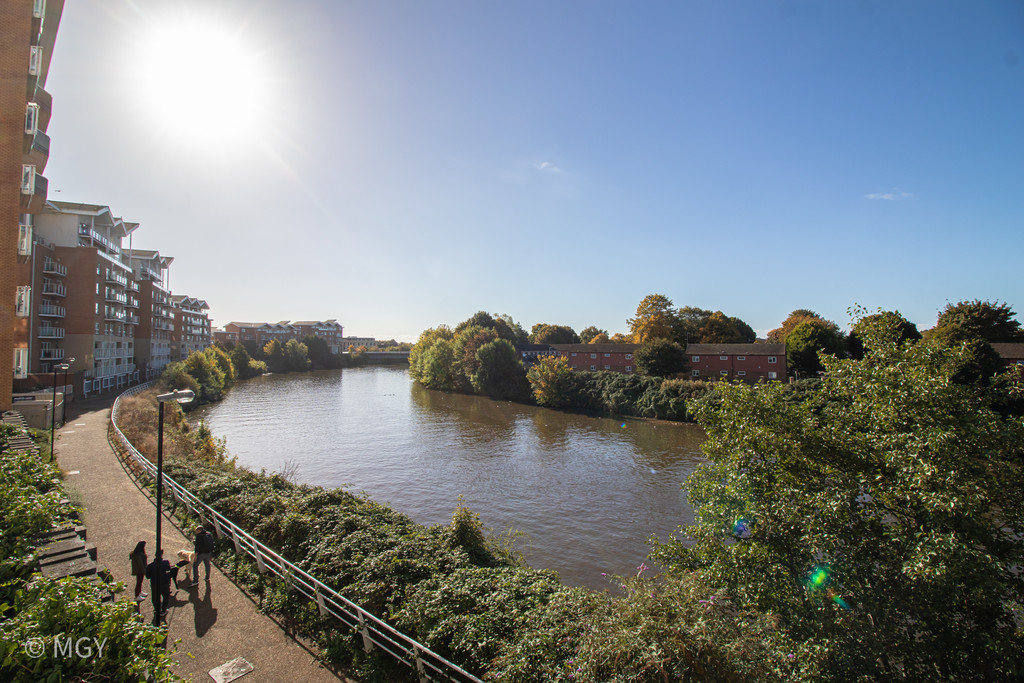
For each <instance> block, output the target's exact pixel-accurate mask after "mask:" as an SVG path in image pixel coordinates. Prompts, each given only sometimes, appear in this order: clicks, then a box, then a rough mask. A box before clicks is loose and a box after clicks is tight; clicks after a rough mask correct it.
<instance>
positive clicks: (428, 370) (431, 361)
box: [418, 339, 460, 391]
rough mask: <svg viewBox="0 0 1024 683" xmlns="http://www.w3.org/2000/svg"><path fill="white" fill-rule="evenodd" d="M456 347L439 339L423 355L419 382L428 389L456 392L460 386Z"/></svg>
mask: <svg viewBox="0 0 1024 683" xmlns="http://www.w3.org/2000/svg"><path fill="white" fill-rule="evenodd" d="M455 361H456V356H455V345H454V344H453V343H452V342H450V341H447V340H445V339H437V340H435V341H434V343H433V344H431V345H430V347H429V348H427V350H426V351H425V352H424V353H423V358H422V362H421V369H420V376H419V377H418V379H419V381H420V382H421V383H422V384H423V386H425V387H427V388H428V389H439V390H441V391H454V390H455V389H457V388H458V386H459V377H460V375H459V374H458V373H457V369H456V362H455Z"/></svg>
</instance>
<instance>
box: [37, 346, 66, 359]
mask: <svg viewBox="0 0 1024 683" xmlns="http://www.w3.org/2000/svg"><path fill="white" fill-rule="evenodd" d="M39 360H64V349H40V350H39Z"/></svg>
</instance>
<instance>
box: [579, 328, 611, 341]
mask: <svg viewBox="0 0 1024 683" xmlns="http://www.w3.org/2000/svg"><path fill="white" fill-rule="evenodd" d="M602 334H603V335H604V338H605V339H607V338H608V330H600V329H598V328H596V327H594V326H593V325H591V326H590V327H584V328H583V331H582V332H580V341H582V342H583V343H584V344H592V343H597V342H594V341H593V339H594V337H598V336H600V335H602Z"/></svg>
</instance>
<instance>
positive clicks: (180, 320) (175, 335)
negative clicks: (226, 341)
mask: <svg viewBox="0 0 1024 683" xmlns="http://www.w3.org/2000/svg"><path fill="white" fill-rule="evenodd" d="M171 310H172V311H173V312H174V329H172V330H171V359H172V360H185V359H186V358H188V357H189V354H191V353H194V352H196V351H203V350H204V349H206V348H207V347H208V346H210V344H212V343H213V334H212V330H211V328H210V316H209V314H208V313H207V311H209V310H210V306H209V304H207V303H206V302H205V301H203V300H202V299H196V298H195V297H191V296H186V295H184V294H172V295H171Z"/></svg>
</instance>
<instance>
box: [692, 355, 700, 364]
mask: <svg viewBox="0 0 1024 683" xmlns="http://www.w3.org/2000/svg"><path fill="white" fill-rule="evenodd" d="M690 360H691V361H693V362H694V363H699V362H700V356H691V357H690Z"/></svg>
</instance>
